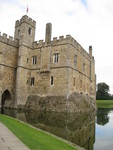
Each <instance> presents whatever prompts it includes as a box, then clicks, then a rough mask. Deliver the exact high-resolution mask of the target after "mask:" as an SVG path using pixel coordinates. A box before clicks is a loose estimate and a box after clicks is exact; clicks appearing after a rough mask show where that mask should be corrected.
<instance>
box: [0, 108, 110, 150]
mask: <svg viewBox="0 0 113 150" xmlns="http://www.w3.org/2000/svg"><path fill="white" fill-rule="evenodd" d="M2 113H4V114H6V115H9V116H12V117H14V118H17V119H19V120H22V121H24V122H27V123H28V124H31V125H33V126H35V127H37V128H40V129H42V130H45V131H47V132H50V133H52V134H54V135H57V136H59V137H61V138H64V139H66V140H68V141H71V142H72V143H75V144H77V145H79V146H81V147H84V148H85V149H87V150H106V149H107V150H112V149H113V142H112V141H113V134H112V133H113V109H98V111H97V113H95V112H92V113H78V114H77V113H56V112H39V111H19V110H13V109H4V110H3V111H2Z"/></svg>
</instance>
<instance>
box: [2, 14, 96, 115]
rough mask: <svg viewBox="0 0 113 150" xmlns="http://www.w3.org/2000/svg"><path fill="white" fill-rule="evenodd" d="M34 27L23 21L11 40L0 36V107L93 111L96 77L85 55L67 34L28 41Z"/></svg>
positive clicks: (88, 55) (91, 59)
mask: <svg viewBox="0 0 113 150" xmlns="http://www.w3.org/2000/svg"><path fill="white" fill-rule="evenodd" d="M35 27H36V22H35V21H34V20H32V19H31V18H29V17H28V16H26V15H25V16H23V17H22V18H21V19H20V20H17V21H16V23H15V32H14V39H13V37H11V36H9V37H7V34H3V35H1V34H0V107H8V108H17V109H18V108H22V109H37V110H50V111H66V110H68V111H71V112H74V111H80V110H81V109H86V110H87V109H91V108H95V106H96V105H95V93H96V78H95V60H94V57H93V56H92V46H89V53H87V52H86V51H85V50H84V49H83V47H82V46H81V45H80V44H79V43H78V42H77V41H76V40H75V39H74V38H73V37H72V36H70V35H66V37H64V36H60V37H59V38H56V37H54V38H53V40H51V34H52V24H51V23H47V24H46V32H45V41H44V40H39V42H37V41H34V38H35Z"/></svg>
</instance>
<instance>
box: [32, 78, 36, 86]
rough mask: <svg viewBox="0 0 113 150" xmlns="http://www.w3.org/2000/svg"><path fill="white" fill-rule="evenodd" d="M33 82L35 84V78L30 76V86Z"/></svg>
mask: <svg viewBox="0 0 113 150" xmlns="http://www.w3.org/2000/svg"><path fill="white" fill-rule="evenodd" d="M34 84H35V78H34V77H31V86H34Z"/></svg>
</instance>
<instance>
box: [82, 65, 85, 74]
mask: <svg viewBox="0 0 113 150" xmlns="http://www.w3.org/2000/svg"><path fill="white" fill-rule="evenodd" d="M82 70H83V72H84V71H85V63H83V65H82Z"/></svg>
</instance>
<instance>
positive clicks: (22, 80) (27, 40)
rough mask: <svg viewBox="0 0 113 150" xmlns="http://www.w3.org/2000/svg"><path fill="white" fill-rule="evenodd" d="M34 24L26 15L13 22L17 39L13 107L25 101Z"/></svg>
mask: <svg viewBox="0 0 113 150" xmlns="http://www.w3.org/2000/svg"><path fill="white" fill-rule="evenodd" d="M35 25H36V22H35V21H34V20H32V19H31V18H28V16H23V17H22V18H21V19H20V20H17V21H16V24H15V34H14V39H18V40H19V48H18V62H17V75H16V94H15V107H17V106H19V105H20V104H21V105H23V104H24V103H25V99H26V96H27V93H28V87H27V81H26V79H27V78H28V76H30V73H29V69H30V68H29V65H28V60H29V49H30V48H32V44H33V41H34V38H35ZM23 91H24V92H23Z"/></svg>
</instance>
